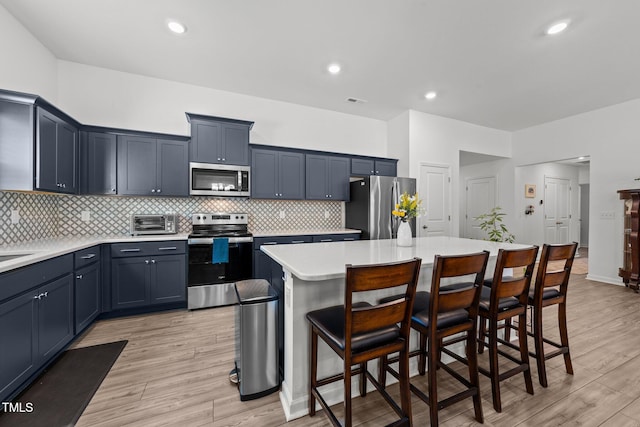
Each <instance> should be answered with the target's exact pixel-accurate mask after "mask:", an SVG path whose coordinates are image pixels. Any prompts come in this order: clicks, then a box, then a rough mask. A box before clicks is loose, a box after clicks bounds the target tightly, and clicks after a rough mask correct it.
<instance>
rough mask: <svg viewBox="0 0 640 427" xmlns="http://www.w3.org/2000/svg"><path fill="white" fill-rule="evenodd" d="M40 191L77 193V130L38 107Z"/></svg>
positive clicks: (37, 176) (38, 185)
mask: <svg viewBox="0 0 640 427" xmlns="http://www.w3.org/2000/svg"><path fill="white" fill-rule="evenodd" d="M36 156H37V169H36V185H35V188H36V189H37V190H43V191H55V192H59V193H70V194H74V193H77V192H78V178H77V167H78V129H77V127H75V126H74V125H73V124H70V123H68V122H66V121H65V120H64V119H62V118H61V117H59V116H57V115H55V114H53V113H51V112H49V111H47V110H45V109H44V108H41V107H37V121H36Z"/></svg>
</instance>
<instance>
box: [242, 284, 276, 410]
mask: <svg viewBox="0 0 640 427" xmlns="http://www.w3.org/2000/svg"><path fill="white" fill-rule="evenodd" d="M235 289H236V295H237V297H238V305H237V306H236V314H235V327H236V331H235V359H236V360H235V363H236V367H235V373H236V375H237V382H238V390H239V391H240V400H251V399H257V398H259V397H262V396H265V395H267V394H269V393H273V392H274V391H276V390H278V389H279V388H280V372H279V364H278V294H277V293H276V292H275V290H274V289H273V288H272V287H271V285H269V282H267V281H266V280H263V279H250V280H243V281H240V282H236V285H235ZM232 372H233V371H232Z"/></svg>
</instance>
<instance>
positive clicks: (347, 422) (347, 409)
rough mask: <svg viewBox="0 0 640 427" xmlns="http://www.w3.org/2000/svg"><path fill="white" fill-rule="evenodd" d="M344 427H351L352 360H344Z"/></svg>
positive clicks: (347, 358)
mask: <svg viewBox="0 0 640 427" xmlns="http://www.w3.org/2000/svg"><path fill="white" fill-rule="evenodd" d="M343 372H344V427H351V375H349V372H351V359H350V358H349V357H345V358H344V371H343Z"/></svg>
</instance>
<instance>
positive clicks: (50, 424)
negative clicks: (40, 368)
mask: <svg viewBox="0 0 640 427" xmlns="http://www.w3.org/2000/svg"><path fill="white" fill-rule="evenodd" d="M125 345H127V341H117V342H112V343H108V344H100V345H94V346H91V347H84V348H77V349H74V350H67V351H65V352H64V353H62V355H60V357H59V358H58V359H57V360H56V361H55V362H54V363H53V364H52V365H51V366H49V368H47V370H46V371H45V372H43V373H42V375H40V376H39V377H38V378H37V379H36V380H35V381H34V382H33V383H32V384H31V385H30V386H29V387H28V388H27V389H25V390H24V391H23V392H22V393H21V394H20V395H19V396H18V397H16V398H15V399H14V400H13V402H14V403H20V406H19V407H20V408H21V410H22V411H23V412H10V411H9V412H4V413H0V427H5V426H7V427H8V426H12V427H13V426H29V427H38V426H47V427H62V426H73V425H75V423H76V422H77V421H78V418H80V415H82V412H83V411H84V408H86V406H87V405H88V404H89V401H90V400H91V398H92V397H93V395H94V394H95V392H96V390H98V387H100V384H101V383H102V380H104V378H105V377H106V376H107V374H108V373H109V370H110V369H111V367H112V366H113V364H114V363H115V361H116V360H117V359H118V356H120V353H121V352H122V350H123V349H124V347H125ZM4 406H5V409H8V408H6V404H5V405H4ZM15 408H17V406H15V405H14V411H15V410H16V409H15ZM30 408H31V411H30V412H28V411H29V409H30ZM0 409H1V408H0Z"/></svg>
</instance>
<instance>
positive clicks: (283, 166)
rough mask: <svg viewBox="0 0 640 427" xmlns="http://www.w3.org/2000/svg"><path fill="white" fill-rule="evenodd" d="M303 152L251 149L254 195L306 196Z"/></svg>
mask: <svg viewBox="0 0 640 427" xmlns="http://www.w3.org/2000/svg"><path fill="white" fill-rule="evenodd" d="M304 189H305V164H304V154H303V153H300V152H295V151H280V150H270V149H253V150H251V197H252V198H254V199H289V200H294V199H295V200H300V199H304Z"/></svg>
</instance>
